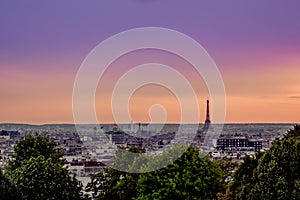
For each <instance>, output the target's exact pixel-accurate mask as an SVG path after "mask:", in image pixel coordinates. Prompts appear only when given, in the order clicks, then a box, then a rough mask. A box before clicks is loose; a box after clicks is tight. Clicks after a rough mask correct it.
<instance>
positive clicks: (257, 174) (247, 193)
mask: <svg viewBox="0 0 300 200" xmlns="http://www.w3.org/2000/svg"><path fill="white" fill-rule="evenodd" d="M299 136H300V127H299V125H295V127H294V129H291V130H289V131H288V133H287V135H286V136H285V137H284V138H283V139H282V140H278V141H275V142H274V143H273V144H272V147H271V148H270V150H268V151H267V152H265V153H264V154H262V155H260V156H257V157H256V158H249V157H248V158H246V159H245V162H244V163H243V164H242V165H241V166H240V168H239V169H238V171H237V172H236V175H235V179H234V182H233V184H232V186H231V189H232V193H233V197H234V199H289V200H290V199H300V159H299V157H300V137H299Z"/></svg>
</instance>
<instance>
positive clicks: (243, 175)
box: [230, 153, 262, 199]
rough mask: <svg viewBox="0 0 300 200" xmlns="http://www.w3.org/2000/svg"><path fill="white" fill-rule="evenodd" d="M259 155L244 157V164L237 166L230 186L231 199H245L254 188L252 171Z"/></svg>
mask: <svg viewBox="0 0 300 200" xmlns="http://www.w3.org/2000/svg"><path fill="white" fill-rule="evenodd" d="M261 155H262V154H261V153H259V154H256V156H254V157H250V156H246V157H245V158H244V162H243V163H242V164H241V165H240V166H239V168H238V170H237V171H236V172H235V173H234V181H233V183H232V185H231V186H230V190H231V192H232V193H231V195H232V198H233V199H247V196H248V195H249V192H250V190H251V188H253V186H254V184H255V183H254V180H253V175H254V170H255V169H256V167H257V165H258V160H259V158H260V157H261Z"/></svg>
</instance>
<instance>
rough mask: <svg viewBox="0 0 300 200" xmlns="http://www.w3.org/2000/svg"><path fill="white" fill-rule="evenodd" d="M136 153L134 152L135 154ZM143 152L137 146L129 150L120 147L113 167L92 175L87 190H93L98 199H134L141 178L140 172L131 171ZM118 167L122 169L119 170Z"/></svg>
mask: <svg viewBox="0 0 300 200" xmlns="http://www.w3.org/2000/svg"><path fill="white" fill-rule="evenodd" d="M133 153H134V154H133ZM141 153H143V151H141V150H140V149H139V148H137V147H131V148H130V149H129V150H128V151H127V150H125V149H124V148H119V149H118V150H117V152H116V157H115V159H114V161H113V163H112V167H110V168H105V169H104V170H103V171H102V172H99V173H97V174H94V175H91V182H90V183H88V185H87V188H86V191H88V192H93V194H94V197H96V198H97V199H112V200H117V199H132V198H134V197H135V196H136V193H137V191H136V187H137V182H138V179H139V174H138V173H129V172H128V171H129V170H130V168H132V165H133V162H134V160H135V158H136V157H138V156H139V154H141ZM117 169H122V170H123V171H119V170H117Z"/></svg>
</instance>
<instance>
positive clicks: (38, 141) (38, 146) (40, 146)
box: [8, 136, 63, 170]
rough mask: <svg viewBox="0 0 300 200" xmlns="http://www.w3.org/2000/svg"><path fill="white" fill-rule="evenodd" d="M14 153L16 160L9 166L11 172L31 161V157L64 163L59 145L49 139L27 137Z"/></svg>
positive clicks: (18, 144) (19, 143)
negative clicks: (41, 157)
mask: <svg viewBox="0 0 300 200" xmlns="http://www.w3.org/2000/svg"><path fill="white" fill-rule="evenodd" d="M14 151H15V153H14V155H13V158H14V159H13V161H10V162H9V164H8V169H10V170H14V169H16V168H17V167H20V166H21V163H22V161H24V160H29V159H30V158H31V157H38V156H44V157H45V158H52V159H53V160H54V161H57V162H63V161H62V159H61V158H62V156H63V153H62V152H61V151H60V150H59V149H58V146H57V144H56V143H55V142H54V141H52V140H50V139H49V138H48V137H43V136H36V137H32V136H26V137H25V139H23V140H21V141H19V142H18V143H17V144H16V146H15V148H14Z"/></svg>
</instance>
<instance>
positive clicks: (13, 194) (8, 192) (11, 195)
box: [0, 169, 18, 200]
mask: <svg viewBox="0 0 300 200" xmlns="http://www.w3.org/2000/svg"><path fill="white" fill-rule="evenodd" d="M0 199H1V200H13V199H18V194H17V190H16V188H15V187H14V186H13V185H12V184H11V183H10V181H9V179H8V178H7V177H6V176H5V175H4V174H3V172H2V170H1V169H0Z"/></svg>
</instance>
